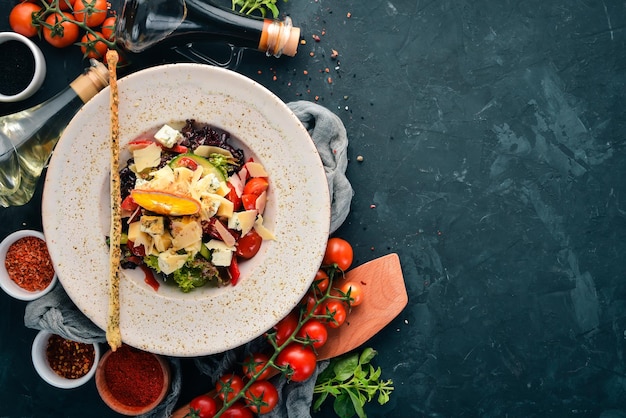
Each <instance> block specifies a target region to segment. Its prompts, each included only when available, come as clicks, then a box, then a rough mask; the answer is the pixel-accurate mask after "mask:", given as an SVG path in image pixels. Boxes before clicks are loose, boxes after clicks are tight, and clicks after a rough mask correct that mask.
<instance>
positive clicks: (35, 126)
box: [0, 60, 109, 207]
mask: <svg viewBox="0 0 626 418" xmlns="http://www.w3.org/2000/svg"><path fill="white" fill-rule="evenodd" d="M108 84H109V72H108V69H107V67H106V66H105V65H104V64H102V63H101V62H99V61H96V60H92V61H91V66H90V67H88V68H87V69H86V71H85V72H84V73H83V74H81V75H80V76H79V77H78V78H76V79H75V80H74V81H72V83H70V85H69V86H67V87H66V88H65V89H63V90H62V91H61V92H59V93H58V94H57V95H55V96H54V97H52V98H50V99H48V100H47V101H45V102H43V103H41V104H39V105H37V106H34V107H31V108H29V109H26V110H22V111H21V112H18V113H14V114H11V115H6V116H2V117H0V205H1V206H3V207H8V206H21V205H24V204H26V203H28V202H29V201H30V199H31V198H32V197H33V194H34V192H35V188H36V186H37V181H38V179H39V177H40V176H41V173H42V171H43V169H44V167H45V166H46V164H47V163H48V160H49V158H50V155H51V154H52V150H53V148H54V146H55V145H56V143H57V141H58V140H59V137H60V136H61V133H62V132H63V130H64V129H65V127H66V126H67V124H68V123H69V122H70V120H71V119H72V118H73V117H74V115H75V114H76V112H78V110H79V109H80V108H81V107H82V106H83V104H85V103H86V102H87V101H88V100H89V99H91V98H92V97H93V96H95V95H96V93H97V92H99V91H100V90H102V89H103V88H104V87H106V86H107V85H108Z"/></svg>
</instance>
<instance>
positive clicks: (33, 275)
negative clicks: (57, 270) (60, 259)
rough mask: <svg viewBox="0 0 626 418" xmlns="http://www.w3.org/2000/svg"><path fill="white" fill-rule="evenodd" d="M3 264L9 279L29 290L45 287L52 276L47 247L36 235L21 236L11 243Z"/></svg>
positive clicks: (52, 269)
mask: <svg viewBox="0 0 626 418" xmlns="http://www.w3.org/2000/svg"><path fill="white" fill-rule="evenodd" d="M4 266H5V268H6V269H7V273H8V275H9V277H10V278H11V280H13V281H14V282H15V283H16V284H17V285H18V286H20V287H21V288H22V289H25V290H28V291H31V292H35V291H38V290H43V289H45V288H46V287H47V286H48V285H49V284H50V282H51V281H52V279H53V277H54V267H53V266H52V260H51V259H50V254H49V253H48V247H47V246H46V243H45V241H44V240H42V239H41V238H37V237H23V238H20V239H18V240H17V241H15V242H14V243H13V244H11V246H10V247H9V249H8V250H7V255H6V257H5V260H4Z"/></svg>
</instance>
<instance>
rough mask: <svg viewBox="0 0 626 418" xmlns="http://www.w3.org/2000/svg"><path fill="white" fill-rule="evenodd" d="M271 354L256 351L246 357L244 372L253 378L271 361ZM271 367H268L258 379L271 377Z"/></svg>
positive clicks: (249, 377)
mask: <svg viewBox="0 0 626 418" xmlns="http://www.w3.org/2000/svg"><path fill="white" fill-rule="evenodd" d="M269 359H270V358H269V356H268V355H266V354H263V353H254V354H251V355H249V356H248V357H246V359H245V360H244V361H243V374H244V375H245V376H246V377H247V378H248V379H252V377H253V376H254V375H256V374H257V373H258V372H260V371H261V369H263V367H265V365H266V364H267V362H268V361H269ZM271 371H272V370H271V368H270V367H268V368H267V369H265V370H264V371H263V373H261V374H260V375H259V377H257V380H265V379H267V378H268V377H269V375H270V373H271Z"/></svg>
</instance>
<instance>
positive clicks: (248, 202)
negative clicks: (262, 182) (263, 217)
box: [241, 193, 258, 210]
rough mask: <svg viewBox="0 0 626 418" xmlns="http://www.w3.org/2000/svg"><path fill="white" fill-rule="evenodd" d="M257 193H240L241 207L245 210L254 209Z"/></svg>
mask: <svg viewBox="0 0 626 418" xmlns="http://www.w3.org/2000/svg"><path fill="white" fill-rule="evenodd" d="M257 197H258V196H257V195H255V194H251V193H248V194H242V195H241V203H242V204H243V208H244V209H245V210H254V209H256V199H257Z"/></svg>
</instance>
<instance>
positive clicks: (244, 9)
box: [231, 0, 287, 19]
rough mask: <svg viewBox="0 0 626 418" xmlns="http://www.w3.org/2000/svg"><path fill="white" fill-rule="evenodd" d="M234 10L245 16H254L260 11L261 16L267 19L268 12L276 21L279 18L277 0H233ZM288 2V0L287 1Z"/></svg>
mask: <svg viewBox="0 0 626 418" xmlns="http://www.w3.org/2000/svg"><path fill="white" fill-rule="evenodd" d="M231 1H232V9H233V10H234V11H236V12H239V13H243V14H247V15H249V14H252V13H254V12H255V11H258V12H259V13H260V14H261V16H263V17H265V16H266V15H267V12H268V11H269V12H272V16H273V17H274V19H276V18H277V17H278V16H279V14H280V13H279V11H278V7H277V6H276V2H277V0H231ZM285 1H287V0H285Z"/></svg>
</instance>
